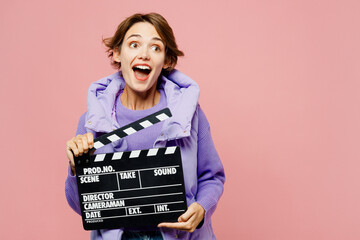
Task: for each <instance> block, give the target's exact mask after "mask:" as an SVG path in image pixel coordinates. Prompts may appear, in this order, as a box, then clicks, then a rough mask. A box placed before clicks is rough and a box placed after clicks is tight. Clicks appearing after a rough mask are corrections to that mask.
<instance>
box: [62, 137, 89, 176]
mask: <svg viewBox="0 0 360 240" xmlns="http://www.w3.org/2000/svg"><path fill="white" fill-rule="evenodd" d="M93 147H94V136H93V134H92V133H86V134H84V135H77V136H76V137H73V138H72V139H70V140H69V141H67V142H66V155H67V157H68V159H69V161H70V167H71V172H72V174H73V175H75V162H74V155H75V157H78V156H82V155H83V153H87V152H88V151H89V149H91V148H93ZM73 153H74V155H73Z"/></svg>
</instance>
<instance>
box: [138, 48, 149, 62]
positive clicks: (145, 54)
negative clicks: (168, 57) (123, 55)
mask: <svg viewBox="0 0 360 240" xmlns="http://www.w3.org/2000/svg"><path fill="white" fill-rule="evenodd" d="M138 58H139V59H143V60H149V58H150V57H149V52H148V48H147V47H145V46H144V47H141V48H140V50H139V54H138Z"/></svg>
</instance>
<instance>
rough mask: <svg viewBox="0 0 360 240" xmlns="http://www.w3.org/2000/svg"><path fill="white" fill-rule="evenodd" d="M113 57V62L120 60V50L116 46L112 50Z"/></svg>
mask: <svg viewBox="0 0 360 240" xmlns="http://www.w3.org/2000/svg"><path fill="white" fill-rule="evenodd" d="M113 59H114V61H115V62H121V61H120V51H119V49H117V48H115V49H114V50H113Z"/></svg>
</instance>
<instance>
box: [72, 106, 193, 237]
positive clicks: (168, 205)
mask: <svg viewBox="0 0 360 240" xmlns="http://www.w3.org/2000/svg"><path fill="white" fill-rule="evenodd" d="M169 117H171V112H170V110H169V109H168V108H166V109H163V110H161V111H159V112H156V113H154V114H151V115H149V116H147V117H145V118H143V119H140V120H138V121H135V122H133V123H130V124H129V125H126V126H124V127H122V128H119V129H117V130H115V131H113V132H110V133H106V134H104V135H102V136H100V137H98V138H96V139H95V140H94V149H99V148H101V147H103V146H104V145H106V144H109V143H111V142H114V141H117V140H119V139H121V138H124V137H126V136H128V135H130V134H133V133H135V132H138V131H140V130H142V129H144V128H147V127H150V126H152V125H153V124H156V123H158V122H161V121H163V120H166V119H168V118H169ZM89 152H92V151H89ZM75 169H76V178H77V184H78V190H79V200H80V206H81V214H82V220H83V226H84V229H85V230H94V229H114V228H121V227H141V226H157V224H159V223H160V222H177V219H178V217H179V216H180V215H181V214H183V213H184V212H185V211H186V209H187V204H186V195H185V187H184V178H183V170H182V162H181V154H180V148H179V147H177V146H173V147H165V148H154V149H147V150H135V151H129V152H114V153H107V154H94V155H91V154H84V155H83V156H80V157H76V158H75Z"/></svg>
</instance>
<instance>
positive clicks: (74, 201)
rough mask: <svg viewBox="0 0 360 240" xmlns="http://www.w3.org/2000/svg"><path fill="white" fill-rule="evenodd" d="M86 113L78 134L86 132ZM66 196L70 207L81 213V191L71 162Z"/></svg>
mask: <svg viewBox="0 0 360 240" xmlns="http://www.w3.org/2000/svg"><path fill="white" fill-rule="evenodd" d="M85 133H86V129H85V113H84V114H83V115H82V116H81V117H80V120H79V123H78V127H77V130H76V135H79V134H85ZM65 196H66V200H67V201H68V203H69V205H70V207H71V208H72V209H73V210H74V211H75V212H77V213H78V214H81V209H80V201H79V193H78V188H77V183H76V176H75V175H72V172H71V168H70V163H69V166H68V176H67V178H66V180H65Z"/></svg>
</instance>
